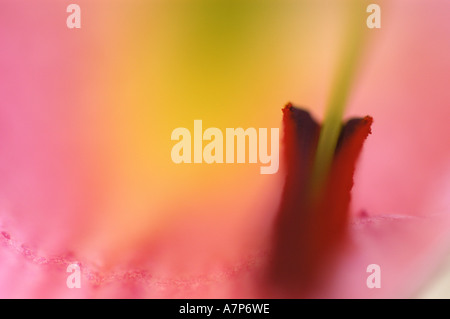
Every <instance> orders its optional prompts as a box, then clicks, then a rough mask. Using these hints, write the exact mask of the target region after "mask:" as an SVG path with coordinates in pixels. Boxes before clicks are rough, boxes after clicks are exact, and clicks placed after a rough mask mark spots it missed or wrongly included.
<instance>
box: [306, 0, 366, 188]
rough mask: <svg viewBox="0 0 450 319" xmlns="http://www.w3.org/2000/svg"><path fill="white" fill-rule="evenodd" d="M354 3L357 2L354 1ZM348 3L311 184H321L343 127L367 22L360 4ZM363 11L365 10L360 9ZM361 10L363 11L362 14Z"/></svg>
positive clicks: (315, 186) (317, 185)
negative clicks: (347, 18) (343, 31)
mask: <svg viewBox="0 0 450 319" xmlns="http://www.w3.org/2000/svg"><path fill="white" fill-rule="evenodd" d="M355 3H356V2H355ZM355 3H352V4H351V11H350V15H351V17H350V19H349V24H348V27H349V30H348V31H347V33H346V36H347V39H346V41H345V42H344V44H345V47H344V49H343V51H342V57H341V63H339V65H340V67H339V68H338V70H337V74H336V77H335V83H334V85H333V89H332V91H331V96H330V100H329V104H328V109H327V113H326V115H325V119H324V122H323V126H322V129H321V132H320V136H319V143H318V146H317V153H316V158H315V163H314V170H313V187H314V188H315V189H317V188H319V187H321V185H322V183H323V181H324V179H325V177H326V176H327V174H328V171H329V169H330V167H331V164H332V161H333V156H334V152H335V149H336V145H337V141H338V138H339V134H340V132H341V129H342V124H343V123H342V117H343V115H344V111H345V105H346V102H347V99H348V95H349V91H350V87H351V84H352V82H353V78H354V75H355V71H356V66H357V62H358V58H359V57H360V55H361V54H360V53H361V51H362V47H363V45H362V44H363V39H364V37H363V34H364V29H365V28H366V23H365V21H364V19H362V18H363V14H362V13H364V12H365V10H364V9H362V7H361V6H360V5H355ZM362 10H364V11H362ZM361 11H362V13H361Z"/></svg>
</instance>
